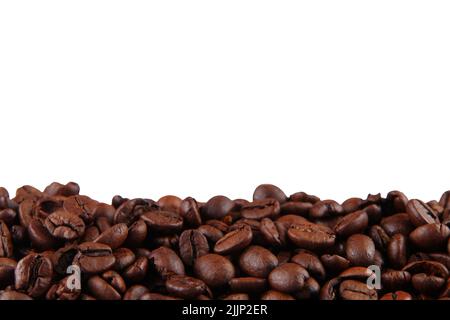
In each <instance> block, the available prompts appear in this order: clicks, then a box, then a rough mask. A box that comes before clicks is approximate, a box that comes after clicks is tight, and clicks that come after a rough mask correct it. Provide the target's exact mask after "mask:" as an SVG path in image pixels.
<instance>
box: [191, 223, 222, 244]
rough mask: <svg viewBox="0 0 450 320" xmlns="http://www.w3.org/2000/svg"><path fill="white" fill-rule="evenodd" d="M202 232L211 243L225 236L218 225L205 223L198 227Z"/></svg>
mask: <svg viewBox="0 0 450 320" xmlns="http://www.w3.org/2000/svg"><path fill="white" fill-rule="evenodd" d="M197 230H198V231H199V232H200V233H201V234H203V235H204V236H205V237H206V238H207V239H208V240H209V241H210V242H211V243H216V242H217V241H218V240H219V239H220V238H222V237H223V232H222V231H220V230H219V229H217V228H216V227H213V226H210V225H207V224H204V225H201V226H200V227H198V229H197Z"/></svg>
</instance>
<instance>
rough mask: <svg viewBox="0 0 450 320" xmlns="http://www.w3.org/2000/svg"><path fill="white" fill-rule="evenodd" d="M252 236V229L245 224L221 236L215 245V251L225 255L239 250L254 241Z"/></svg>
mask: <svg viewBox="0 0 450 320" xmlns="http://www.w3.org/2000/svg"><path fill="white" fill-rule="evenodd" d="M252 238H253V234H252V229H251V228H250V227H249V226H247V225H243V226H242V227H239V228H238V229H236V230H233V231H231V232H229V233H227V234H226V235H224V236H223V237H222V238H220V239H219V240H218V241H217V242H216V245H215V246H214V252H215V253H219V254H224V255H225V254H230V253H235V252H239V251H241V250H243V249H244V248H245V247H247V246H248V245H249V244H250V243H251V242H252Z"/></svg>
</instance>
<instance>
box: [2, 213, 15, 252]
mask: <svg viewBox="0 0 450 320" xmlns="http://www.w3.org/2000/svg"><path fill="white" fill-rule="evenodd" d="M12 255H13V241H12V238H11V233H10V232H9V228H8V226H7V225H6V223H4V222H3V221H2V220H0V258H1V257H7V258H9V257H12Z"/></svg>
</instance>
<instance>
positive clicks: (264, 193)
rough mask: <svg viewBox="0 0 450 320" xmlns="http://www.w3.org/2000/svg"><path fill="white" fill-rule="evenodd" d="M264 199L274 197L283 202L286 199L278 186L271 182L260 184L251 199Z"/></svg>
mask: <svg viewBox="0 0 450 320" xmlns="http://www.w3.org/2000/svg"><path fill="white" fill-rule="evenodd" d="M265 199H274V200H276V201H278V202H279V203H281V204H283V203H285V202H286V201H287V196H286V194H285V193H284V192H283V191H282V190H281V189H280V188H278V187H277V186H274V185H273V184H261V185H259V186H258V187H256V189H255V191H254V192H253V201H258V200H265Z"/></svg>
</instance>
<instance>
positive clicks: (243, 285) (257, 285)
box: [228, 277, 267, 294]
mask: <svg viewBox="0 0 450 320" xmlns="http://www.w3.org/2000/svg"><path fill="white" fill-rule="evenodd" d="M228 284H229V286H230V290H231V291H232V292H244V293H251V294H256V293H260V292H263V291H264V290H266V288H267V280H266V279H265V278H256V277H241V278H233V279H231V280H230V281H229V283H228Z"/></svg>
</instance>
